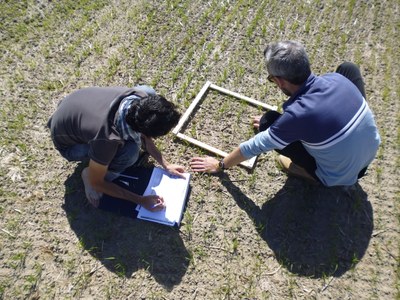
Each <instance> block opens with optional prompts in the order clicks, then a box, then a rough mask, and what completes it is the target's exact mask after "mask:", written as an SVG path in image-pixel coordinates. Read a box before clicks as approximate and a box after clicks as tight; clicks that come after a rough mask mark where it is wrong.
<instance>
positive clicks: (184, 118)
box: [172, 81, 277, 169]
mask: <svg viewBox="0 0 400 300" xmlns="http://www.w3.org/2000/svg"><path fill="white" fill-rule="evenodd" d="M210 89H212V90H215V91H218V92H220V93H223V94H226V95H229V96H232V97H234V98H237V99H241V100H244V101H246V102H248V103H250V104H252V105H255V106H261V107H263V108H265V109H268V110H275V111H276V110H277V107H276V106H272V105H268V104H266V103H263V102H260V101H257V100H254V99H251V98H249V97H246V96H243V95H240V94H238V93H235V92H232V91H229V90H227V89H224V88H222V87H220V86H217V85H215V84H213V83H211V82H210V81H207V82H206V83H205V84H204V86H203V87H202V88H201V90H200V92H199V93H198V94H197V96H196V98H195V99H194V100H193V102H192V103H191V104H190V106H189V107H188V109H187V110H186V112H185V113H184V114H183V116H182V117H181V119H180V120H179V123H178V125H176V127H175V128H174V130H173V131H172V132H173V133H174V134H175V135H176V136H177V137H179V138H180V139H182V140H185V141H187V142H189V143H192V144H194V145H196V146H198V147H200V148H203V149H205V150H207V151H209V152H211V153H214V154H217V155H219V156H222V157H226V156H227V155H228V153H226V152H225V151H222V150H220V149H217V148H215V147H213V146H210V145H208V144H206V143H204V142H201V141H199V140H196V139H194V138H192V137H190V136H187V135H185V134H183V133H181V132H180V131H181V129H182V127H183V126H184V125H185V124H186V123H187V122H188V120H189V117H190V116H191V115H192V113H193V111H194V110H195V108H196V107H197V105H198V104H199V103H200V101H201V100H202V99H203V98H204V97H205V96H206V94H207V92H208V90H210ZM256 160H257V157H252V158H251V159H248V160H246V161H243V162H241V163H240V165H241V166H243V167H245V168H248V169H253V168H254V165H255V163H256Z"/></svg>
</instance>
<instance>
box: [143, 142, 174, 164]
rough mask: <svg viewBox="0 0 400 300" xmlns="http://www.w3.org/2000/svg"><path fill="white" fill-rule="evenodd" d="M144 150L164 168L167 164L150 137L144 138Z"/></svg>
mask: <svg viewBox="0 0 400 300" xmlns="http://www.w3.org/2000/svg"><path fill="white" fill-rule="evenodd" d="M145 143H146V150H147V152H149V154H150V155H151V156H152V157H153V158H154V159H155V160H156V161H157V162H158V163H159V164H160V165H161V166H162V167H163V168H164V169H166V168H167V167H168V165H169V163H168V161H167V160H166V159H165V158H164V157H163V156H162V154H161V152H160V150H158V148H157V146H156V145H155V144H154V141H153V140H152V139H151V138H147V137H146V138H145Z"/></svg>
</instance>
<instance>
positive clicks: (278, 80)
mask: <svg viewBox="0 0 400 300" xmlns="http://www.w3.org/2000/svg"><path fill="white" fill-rule="evenodd" d="M274 79H275V83H276V84H277V85H278V87H279V88H282V87H285V86H286V82H287V81H286V80H285V79H283V78H282V77H274Z"/></svg>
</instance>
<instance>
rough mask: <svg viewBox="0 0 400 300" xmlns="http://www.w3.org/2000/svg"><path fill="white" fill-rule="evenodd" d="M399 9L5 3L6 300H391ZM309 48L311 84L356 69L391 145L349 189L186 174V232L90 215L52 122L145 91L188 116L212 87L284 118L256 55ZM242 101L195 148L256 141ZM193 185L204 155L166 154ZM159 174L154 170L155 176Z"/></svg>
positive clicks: (202, 132)
mask: <svg viewBox="0 0 400 300" xmlns="http://www.w3.org/2000/svg"><path fill="white" fill-rule="evenodd" d="M399 9H400V8H399V4H398V3H396V1H383V2H382V1H380V2H374V1H368V2H365V1H349V2H348V3H345V2H343V3H336V2H335V3H328V2H324V1H322V2H321V1H300V2H299V1H297V2H290V1H286V2H285V1H284V2H282V1H279V2H278V1H268V2H267V1H264V2H262V1H261V3H260V1H211V2H205V1H181V2H180V1H133V2H132V1H124V0H118V1H117V0H116V1H112V2H111V3H110V2H109V1H100V0H96V1H75V0H74V1H72V0H70V1H69V0H66V1H62V3H61V2H60V3H58V2H56V3H55V2H54V1H36V2H29V3H25V2H21V3H17V4H16V3H13V2H12V1H11V2H7V1H6V2H2V3H1V4H0V15H1V19H2V22H1V23H2V24H1V25H0V26H1V27H0V29H1V30H0V32H1V35H0V39H1V43H0V51H1V55H2V58H1V61H2V66H3V68H4V71H3V72H1V73H0V74H1V75H0V76H1V80H0V92H1V96H2V97H1V98H2V102H1V106H0V111H1V114H0V116H1V117H0V128H1V133H0V135H1V139H0V141H1V143H0V174H1V176H0V213H1V220H0V229H1V232H0V260H1V266H0V295H1V297H2V298H4V299H39V298H40V299H66V298H67V299H68V298H71V299H80V298H82V299H269V298H271V299H291V298H302V299H309V298H311V299H313V298H315V299H317V298H318V299H357V298H359V299H365V298H373V299H395V298H396V297H398V295H399V294H398V293H399V292H398V286H399V280H398V256H399V251H398V250H399V229H398V228H399V224H398V220H399V201H398V200H399V186H398V180H399V171H398V170H399V157H400V156H399V132H398V129H397V127H398V125H399V113H398V112H399V101H398V99H399V93H400V90H399V88H398V87H399V86H400V82H399V78H400V72H399V65H398V61H400V57H399V53H398V49H399V41H398V24H399V15H400V14H399V13H398V12H399ZM281 39H297V40H300V41H302V42H303V43H304V44H305V45H306V48H307V49H308V52H309V53H310V59H311V61H312V66H313V70H314V72H315V73H316V74H322V73H325V72H330V71H334V70H335V68H336V66H337V65H338V64H340V63H341V62H342V61H344V60H349V61H353V62H355V63H357V64H359V65H360V68H361V70H362V73H363V75H364V79H365V82H366V91H367V101H368V104H369V106H370V107H371V108H372V110H373V111H374V113H375V116H376V120H377V123H378V126H379V130H380V133H381V137H382V146H381V148H380V150H379V153H378V155H377V158H376V160H375V161H374V162H373V164H372V165H371V166H370V168H369V169H368V175H367V176H366V177H365V178H363V179H362V180H361V181H360V182H359V184H358V185H356V186H355V187H354V188H352V189H343V188H331V189H327V188H323V187H314V186H309V185H307V184H306V183H304V182H303V181H301V180H298V179H295V178H287V177H286V175H285V174H283V173H282V172H281V171H280V170H279V168H278V167H277V165H276V163H275V158H276V156H275V154H274V153H272V152H271V153H267V154H263V155H261V156H260V157H259V159H258V162H257V166H256V168H255V169H254V171H253V172H248V171H247V170H245V169H243V168H239V167H238V168H232V169H230V170H228V171H227V172H226V174H225V175H221V176H210V175H206V174H194V176H193V179H192V190H191V195H190V199H189V203H188V207H187V210H186V213H185V216H184V219H183V224H182V226H181V228H180V229H179V230H177V229H173V228H168V227H165V226H161V225H157V224H152V223H148V222H144V221H139V220H133V219H130V218H124V217H120V216H118V215H115V214H112V213H108V212H104V211H100V210H96V209H94V208H92V207H90V206H88V205H87V204H86V200H85V197H84V192H83V186H82V183H81V181H80V176H79V174H80V172H81V170H82V168H83V165H82V164H71V163H67V162H65V161H64V160H63V159H62V158H61V157H60V156H59V154H58V153H57V152H56V150H55V149H54V148H53V145H52V143H51V140H50V138H49V133H48V130H47V128H46V121H47V118H48V117H49V116H50V115H51V113H52V112H53V111H54V109H55V107H56V104H57V102H58V100H59V99H61V98H62V97H63V96H65V95H66V94H68V93H70V92H72V91H73V90H75V89H77V88H79V87H84V86H94V85H97V86H110V85H123V86H132V85H135V84H143V83H146V84H150V85H152V86H154V88H155V89H156V90H157V91H158V92H160V93H161V94H163V95H165V96H166V97H167V98H168V99H171V100H172V101H174V102H175V103H176V104H177V105H178V107H179V108H180V109H181V110H182V111H184V110H185V109H186V108H187V107H188V105H189V104H190V103H191V102H192V100H193V99H194V97H195V96H196V95H197V93H198V92H199V91H200V89H201V87H202V86H203V84H204V83H205V82H206V81H207V80H210V81H211V82H213V83H215V84H217V85H220V86H222V87H224V88H227V89H229V90H232V91H235V92H238V93H240V94H243V95H246V96H248V97H251V98H254V99H257V100H261V101H265V102H266V103H268V104H271V105H280V104H281V103H282V101H283V100H284V99H285V97H284V96H283V95H282V93H280V92H279V91H278V90H277V89H276V88H275V87H273V86H272V85H271V84H269V83H268V82H267V79H266V72H265V67H264V65H263V61H262V51H263V49H264V47H265V45H266V44H267V43H268V42H269V41H271V40H281ZM255 113H256V114H257V113H259V111H258V110H257V109H255V108H253V107H252V106H250V105H245V104H243V103H241V102H240V101H238V100H236V99H231V98H229V97H226V96H222V95H220V94H218V93H217V92H212V93H210V94H209V95H208V96H207V98H206V100H205V101H204V102H203V104H202V105H201V107H200V108H199V110H198V111H197V112H196V114H195V116H194V118H193V119H192V120H191V122H190V123H189V125H188V126H187V127H186V129H185V134H188V135H191V136H192V137H196V138H198V139H199V140H202V141H204V142H206V143H209V144H211V145H213V146H214V147H218V148H220V149H221V150H224V151H229V150H231V149H232V148H233V147H235V146H237V144H238V143H240V142H241V141H242V140H246V139H247V138H249V137H250V136H251V135H252V134H253V131H252V128H251V126H250V122H249V115H253V114H255ZM157 143H158V145H159V146H160V148H161V149H162V150H163V153H164V155H165V156H166V157H167V159H169V160H170V161H171V162H176V163H180V164H183V165H184V166H185V167H186V168H188V166H189V164H188V162H189V159H190V158H191V157H193V156H197V155H202V154H207V153H205V151H203V150H201V149H199V148H197V147H195V146H192V145H190V144H187V143H185V142H183V141H181V140H179V139H175V138H174V137H173V135H172V134H171V135H169V136H167V137H164V138H161V139H159V140H158V141H157ZM149 163H153V162H152V161H150V162H149Z"/></svg>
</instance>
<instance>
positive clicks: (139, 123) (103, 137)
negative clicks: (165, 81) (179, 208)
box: [48, 86, 184, 211]
mask: <svg viewBox="0 0 400 300" xmlns="http://www.w3.org/2000/svg"><path fill="white" fill-rule="evenodd" d="M179 118H180V113H179V112H178V111H177V109H176V107H175V105H174V104H173V103H171V102H169V101H168V100H166V99H165V98H164V97H162V96H160V95H157V94H156V92H155V91H154V90H153V89H152V88H150V87H148V86H137V87H135V88H127V87H90V88H83V89H80V90H77V91H75V92H73V93H71V94H70V95H68V96H66V97H65V98H64V99H63V100H61V101H60V103H59V105H58V107H57V109H56V111H55V112H54V114H53V115H52V116H51V118H50V119H49V122H48V127H49V128H50V132H51V138H52V140H53V143H54V146H55V148H56V149H57V150H58V151H59V152H60V154H61V155H62V156H63V157H64V158H66V159H67V160H68V161H85V160H89V165H88V167H87V168H85V169H84V170H83V171H82V179H83V183H84V185H85V193H86V197H87V199H88V201H89V202H90V203H91V204H92V205H93V206H95V207H97V206H98V205H99V199H100V197H101V196H102V194H103V193H106V194H108V195H110V196H112V197H116V198H120V199H125V200H128V201H132V202H134V203H137V204H140V205H142V206H144V207H145V208H146V209H148V210H151V211H157V210H161V209H163V208H164V200H163V198H162V197H160V196H157V195H150V196H141V195H137V194H135V193H133V192H130V191H128V190H126V189H123V188H121V187H119V186H118V185H116V184H114V183H112V180H113V179H114V178H116V177H117V176H118V174H119V173H121V172H122V171H124V170H125V169H126V168H128V167H130V166H132V165H133V164H135V163H136V162H137V160H138V158H139V153H140V149H141V147H142V143H144V145H143V146H144V148H145V149H146V151H147V152H148V153H149V154H150V155H151V156H152V157H153V158H154V159H155V160H156V161H157V162H158V163H159V164H160V165H161V166H162V167H163V168H164V169H166V170H167V171H169V172H170V173H172V174H175V175H181V173H183V172H184V168H183V167H182V166H180V165H175V164H170V163H169V162H168V161H167V160H166V159H165V158H164V157H163V156H162V154H161V152H160V151H159V150H158V149H157V147H156V145H155V144H154V141H153V139H154V138H157V137H160V136H163V135H166V134H167V133H168V132H169V131H170V130H171V129H172V128H173V127H174V126H175V125H176V124H177V123H178V121H179Z"/></svg>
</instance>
